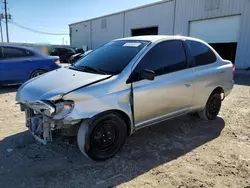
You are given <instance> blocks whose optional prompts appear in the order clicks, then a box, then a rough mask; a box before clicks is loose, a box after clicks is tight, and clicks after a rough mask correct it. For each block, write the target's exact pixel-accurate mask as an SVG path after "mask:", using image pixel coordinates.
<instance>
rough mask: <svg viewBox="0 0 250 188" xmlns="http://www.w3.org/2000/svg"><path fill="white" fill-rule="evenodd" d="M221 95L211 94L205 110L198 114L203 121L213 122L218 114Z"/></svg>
mask: <svg viewBox="0 0 250 188" xmlns="http://www.w3.org/2000/svg"><path fill="white" fill-rule="evenodd" d="M220 108H221V94H220V93H212V94H211V95H210V97H209V99H208V101H207V104H206V106H205V108H204V109H203V110H202V111H200V112H199V116H200V117H201V118H202V119H204V120H214V119H216V117H217V115H218V114H219V112H220Z"/></svg>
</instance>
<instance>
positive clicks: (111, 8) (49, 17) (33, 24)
mask: <svg viewBox="0 0 250 188" xmlns="http://www.w3.org/2000/svg"><path fill="white" fill-rule="evenodd" d="M157 1H159V0H8V11H9V13H10V14H11V15H12V20H13V23H12V21H10V23H9V39H10V42H30V43H50V44H62V43H63V41H64V44H66V43H67V44H69V41H70V40H69V35H63V36H61V35H60V36H54V35H44V34H39V33H34V32H31V31H28V30H24V29H21V28H19V27H17V26H16V25H15V24H14V23H17V24H20V25H23V26H25V27H28V28H32V29H35V30H39V31H44V32H50V33H63V34H64V33H66V34H69V27H68V24H70V23H74V22H78V21H83V20H86V19H91V18H95V17H98V16H103V15H106V14H110V13H114V12H118V11H121V10H126V9H129V8H134V7H137V6H141V5H145V4H149V3H153V2H157ZM0 2H2V1H0ZM1 8H2V9H1V10H2V12H3V3H2V5H1ZM2 30H3V36H4V42H5V41H6V32H5V23H4V22H2Z"/></svg>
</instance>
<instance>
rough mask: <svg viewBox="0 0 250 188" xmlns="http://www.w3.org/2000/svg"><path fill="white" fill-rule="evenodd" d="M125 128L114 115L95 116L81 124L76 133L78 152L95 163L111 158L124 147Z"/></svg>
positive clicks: (121, 121)
mask: <svg viewBox="0 0 250 188" xmlns="http://www.w3.org/2000/svg"><path fill="white" fill-rule="evenodd" d="M126 137H127V127H126V124H125V122H124V121H123V119H121V117H120V116H118V115H116V114H106V115H102V116H97V117H96V118H94V119H92V120H91V121H89V123H83V124H82V125H81V126H80V128H79V130H78V133H77V143H78V147H79V149H80V151H81V152H82V153H83V154H84V155H85V156H86V157H87V158H90V159H92V160H95V161H102V160H106V159H109V158H111V157H113V156H114V155H115V154H116V153H117V152H118V151H119V150H120V149H121V148H122V146H123V145H124V143H125V140H126Z"/></svg>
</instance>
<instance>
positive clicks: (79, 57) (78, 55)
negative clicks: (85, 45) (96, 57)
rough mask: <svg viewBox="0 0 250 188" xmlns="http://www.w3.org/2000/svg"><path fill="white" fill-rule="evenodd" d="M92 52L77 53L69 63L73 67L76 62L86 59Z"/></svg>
mask: <svg viewBox="0 0 250 188" xmlns="http://www.w3.org/2000/svg"><path fill="white" fill-rule="evenodd" d="M91 51H92V50H88V51H86V52H83V53H76V54H74V55H72V56H71V57H70V58H69V62H68V63H70V64H71V65H73V64H74V63H75V62H77V61H78V60H79V59H81V58H83V57H85V56H86V55H88V54H89V53H90V52H91Z"/></svg>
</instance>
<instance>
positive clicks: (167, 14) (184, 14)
mask: <svg viewBox="0 0 250 188" xmlns="http://www.w3.org/2000/svg"><path fill="white" fill-rule="evenodd" d="M69 27H70V42H71V45H72V46H76V47H82V46H87V47H88V49H94V48H97V47H98V46H100V45H102V44H104V43H106V42H108V41H110V40H113V39H116V38H122V37H128V36H137V35H150V34H163V35H185V36H192V37H196V38H200V39H202V40H205V41H206V42H208V43H209V44H211V45H212V46H213V47H214V48H215V49H216V50H217V51H218V52H219V53H220V54H221V56H222V57H223V58H225V59H230V60H232V61H233V62H235V65H236V68H238V69H246V68H249V67H250V0H163V1H160V2H157V3H152V4H149V5H145V6H141V7H137V8H134V9H129V10H125V11H122V12H118V13H114V14H110V15H106V16H102V17H98V18H94V19H90V20H85V21H82V22H77V23H73V24H70V25H69Z"/></svg>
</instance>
